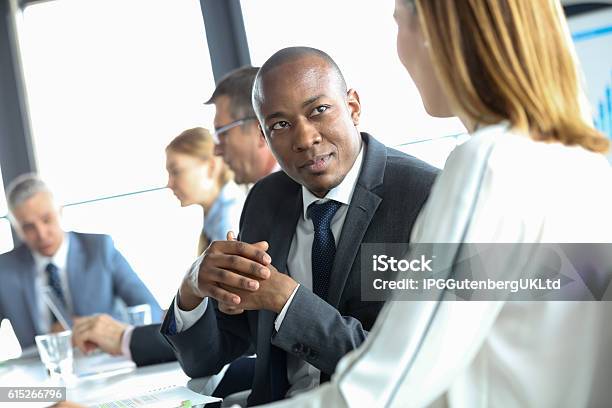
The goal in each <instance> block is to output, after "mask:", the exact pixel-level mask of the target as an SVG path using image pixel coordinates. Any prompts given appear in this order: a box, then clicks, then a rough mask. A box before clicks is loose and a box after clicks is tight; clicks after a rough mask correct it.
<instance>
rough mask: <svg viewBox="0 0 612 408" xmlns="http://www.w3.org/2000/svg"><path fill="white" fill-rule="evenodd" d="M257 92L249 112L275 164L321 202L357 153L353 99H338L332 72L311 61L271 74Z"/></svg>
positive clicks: (318, 60)
mask: <svg viewBox="0 0 612 408" xmlns="http://www.w3.org/2000/svg"><path fill="white" fill-rule="evenodd" d="M260 89H261V98H260V100H259V103H257V106H255V108H256V111H257V114H258V116H259V119H260V122H261V123H262V130H263V132H264V134H265V136H266V139H267V140H268V144H269V146H270V148H271V150H272V152H273V153H274V155H275V156H276V160H277V161H278V163H279V164H280V166H281V167H282V169H283V170H284V171H285V172H286V173H287V174H288V175H289V176H290V177H291V178H292V179H293V180H295V181H296V182H298V183H300V184H301V185H303V186H305V187H306V188H307V189H308V190H310V191H311V192H312V193H313V194H315V195H317V196H318V197H323V196H325V194H327V192H328V191H329V190H331V189H332V188H334V187H336V186H337V185H338V184H340V183H341V182H342V180H343V179H344V177H345V176H346V174H347V173H348V172H349V170H350V169H351V167H352V166H353V163H354V162H355V159H356V158H357V154H358V153H359V148H360V146H361V137H360V136H359V132H358V130H357V128H356V125H357V124H358V122H359V114H360V112H361V106H360V104H359V97H358V95H357V93H356V92H355V91H354V90H350V91H348V93H346V94H344V92H343V90H341V88H340V86H339V85H338V82H337V80H336V77H335V76H334V73H333V70H332V69H331V68H330V67H328V65H327V64H326V63H325V62H324V61H323V60H321V58H319V57H315V56H306V57H302V58H300V59H298V60H296V61H292V62H288V63H285V64H283V65H280V66H278V67H276V68H274V69H273V70H272V71H270V72H268V73H267V74H266V75H264V77H263V78H262V82H261V88H260Z"/></svg>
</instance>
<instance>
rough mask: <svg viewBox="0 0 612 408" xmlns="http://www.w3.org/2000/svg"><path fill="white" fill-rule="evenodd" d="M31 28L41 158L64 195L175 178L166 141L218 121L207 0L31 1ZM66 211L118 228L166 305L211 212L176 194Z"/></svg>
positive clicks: (83, 196) (92, 228)
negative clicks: (182, 202)
mask: <svg viewBox="0 0 612 408" xmlns="http://www.w3.org/2000/svg"><path fill="white" fill-rule="evenodd" d="M19 34H20V44H21V49H22V54H23V64H24V71H25V78H26V88H27V92H28V99H29V104H30V112H31V119H32V129H33V139H34V145H35V146H34V147H35V152H36V158H37V162H38V166H39V170H40V174H41V176H42V177H43V178H44V179H45V180H46V181H47V182H48V183H49V184H50V186H51V187H52V188H53V189H54V191H55V192H56V195H57V196H58V199H59V201H60V202H61V203H78V202H83V201H89V200H97V199H100V198H104V197H109V196H116V195H123V194H126V193H133V192H138V191H141V190H150V189H155V188H159V187H162V186H165V184H166V181H167V175H166V172H165V154H164V148H165V146H166V145H167V144H168V143H169V142H170V140H171V139H172V138H174V137H175V136H177V135H178V134H179V133H180V132H181V131H183V130H185V129H187V128H191V127H195V126H204V127H210V126H212V118H213V114H214V112H213V110H212V109H210V108H209V107H207V106H204V105H203V102H204V101H205V100H207V99H208V97H209V96H210V94H211V93H212V91H213V89H214V79H213V75H212V69H211V64H210V57H209V53H208V50H207V46H206V35H205V30H204V22H203V18H202V13H201V9H200V4H199V1H198V0H58V1H52V2H42V3H39V4H34V5H31V6H29V7H27V8H26V9H25V10H24V13H23V18H22V20H21V22H20V30H19ZM64 215H65V224H66V227H67V229H75V230H81V231H87V232H105V233H108V234H110V235H111V236H112V237H113V239H114V240H115V242H116V243H117V245H118V247H119V248H120V250H121V251H122V253H123V254H124V255H125V256H126V258H127V259H128V260H129V261H130V263H131V264H132V266H133V267H134V269H135V270H136V272H137V273H139V275H140V277H141V278H142V279H143V280H144V281H145V282H146V283H147V284H149V285H150V287H151V289H152V291H153V293H154V294H155V295H156V297H157V299H158V300H159V301H160V303H161V304H162V306H164V307H166V306H167V305H168V303H169V300H170V298H171V296H172V295H173V294H174V293H175V291H176V289H177V288H178V284H179V282H180V276H182V275H183V273H184V272H185V271H186V268H187V267H188V266H189V264H190V263H191V261H192V259H193V258H194V255H195V248H196V245H197V237H198V236H197V234H195V235H194V234H193V228H194V226H195V228H196V229H198V228H201V226H202V215H201V213H199V214H198V211H196V210H195V209H190V210H184V211H181V210H180V209H179V208H178V203H177V201H176V200H175V198H174V197H173V196H172V195H171V194H168V193H167V192H164V191H154V192H151V193H142V194H135V195H127V196H124V197H121V198H114V199H108V200H102V201H96V202H95V203H94V204H81V205H76V206H69V207H67V208H66V209H65V211H64ZM183 217H190V221H189V222H183V221H184V219H183ZM187 244H189V245H188V247H186V246H185V245H187Z"/></svg>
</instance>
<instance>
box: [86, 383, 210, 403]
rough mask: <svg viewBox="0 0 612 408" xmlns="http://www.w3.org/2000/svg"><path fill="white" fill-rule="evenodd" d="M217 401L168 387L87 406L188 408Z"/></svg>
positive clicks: (185, 388)
mask: <svg viewBox="0 0 612 408" xmlns="http://www.w3.org/2000/svg"><path fill="white" fill-rule="evenodd" d="M217 401H221V399H220V398H214V397H208V396H206V395H202V394H198V393H196V392H193V391H191V390H190V389H189V388H187V387H180V386H169V387H163V388H158V389H155V390H151V391H149V392H146V393H144V394H140V395H135V396H132V397H129V398H124V399H119V400H115V401H105V402H94V403H93V404H92V403H88V404H87V406H88V407H91V408H127V407H129V408H136V407H147V408H190V407H193V406H196V405H202V404H208V403H210V402H217Z"/></svg>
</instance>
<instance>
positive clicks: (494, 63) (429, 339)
mask: <svg viewBox="0 0 612 408" xmlns="http://www.w3.org/2000/svg"><path fill="white" fill-rule="evenodd" d="M395 19H396V22H397V25H398V36H397V48H398V54H399V56H400V59H401V61H402V63H403V64H404V66H405V67H406V69H407V70H408V72H409V73H410V75H411V77H412V79H413V80H414V82H415V83H416V85H417V88H418V89H419V93H420V94H421V97H422V99H423V103H424V105H425V107H426V109H427V111H428V112H429V113H430V114H431V115H433V116H437V117H447V116H458V117H459V118H460V119H461V120H462V121H463V123H464V124H465V126H466V128H467V129H468V130H469V132H470V133H471V138H470V140H469V141H467V142H466V143H464V144H463V145H461V146H459V147H457V148H456V149H455V151H454V152H453V153H452V154H451V155H450V157H449V158H448V161H447V163H446V166H445V168H444V171H443V173H442V174H441V175H440V176H439V178H438V180H437V182H436V184H435V186H434V188H433V191H432V193H431V196H430V198H429V201H428V203H427V204H426V205H425V207H424V209H423V210H422V212H421V215H420V218H419V220H418V221H417V224H416V226H415V229H414V230H413V239H412V242H455V243H469V242H481V243H495V242H500V243H512V242H516V243H520V242H522V243H537V242H550V243H560V242H608V243H610V242H612V217H610V209H611V208H612V197H611V191H612V177H611V174H610V173H611V171H610V166H609V164H608V162H607V161H606V159H605V158H604V156H603V154H602V153H604V152H606V150H607V149H608V145H609V142H608V141H607V140H606V139H604V138H603V137H602V135H601V134H599V133H598V132H597V131H595V130H594V129H593V128H592V127H591V125H590V124H588V123H587V122H585V120H584V119H583V116H582V115H581V106H580V99H581V95H580V91H579V88H580V87H579V82H578V76H577V67H576V63H575V62H574V60H573V58H572V52H571V43H570V42H569V35H568V31H567V27H566V22H565V18H564V16H563V11H562V9H561V6H560V4H559V3H558V1H552V0H453V1H450V0H416V1H414V0H413V1H409V0H396V8H395ZM459 247H461V245H459ZM499 261H500V262H499V265H502V269H503V270H501V271H499V272H500V273H501V275H500V276H517V271H518V272H519V274H520V269H521V268H524V267H525V266H526V265H529V266H530V267H532V266H533V262H534V260H533V259H531V258H529V256H528V255H525V256H524V257H520V258H519V259H514V258H511V257H510V254H508V256H507V257H505V258H504V259H500V260H499ZM609 304H610V302H561V301H558V302H545V301H541V302H502V301H498V302H450V301H449V302H434V301H429V302H391V303H389V304H388V305H387V306H386V308H385V309H384V310H383V312H382V313H381V315H380V316H379V318H378V321H377V324H376V326H375V328H374V330H373V331H372V332H371V333H370V335H369V337H368V339H367V341H366V342H365V343H364V344H363V345H362V346H361V347H360V348H359V349H358V350H356V351H354V352H352V353H350V354H349V355H347V356H346V357H345V358H344V359H343V360H342V361H341V362H340V364H339V365H338V368H337V370H336V374H335V375H334V377H333V379H332V381H331V382H330V383H327V384H324V385H322V386H321V387H320V388H319V389H317V390H315V391H313V392H310V393H306V394H303V395H301V396H299V397H298V398H296V399H291V400H287V401H284V402H281V403H279V404H275V405H273V406H274V407H285V406H291V407H298V406H299V407H343V406H350V407H420V406H430V405H435V406H451V407H538V408H540V407H601V406H609V405H610V402H611V401H612V387H610V385H609V379H610V378H611V376H612V328H611V327H612V307H611V306H610V305H609Z"/></svg>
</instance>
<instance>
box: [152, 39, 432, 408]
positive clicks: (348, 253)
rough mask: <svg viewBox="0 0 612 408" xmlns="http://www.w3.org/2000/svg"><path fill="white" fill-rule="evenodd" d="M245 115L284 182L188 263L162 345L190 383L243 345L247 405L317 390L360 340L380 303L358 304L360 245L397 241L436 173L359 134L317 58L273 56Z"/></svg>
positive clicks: (307, 52)
mask: <svg viewBox="0 0 612 408" xmlns="http://www.w3.org/2000/svg"><path fill="white" fill-rule="evenodd" d="M253 105H254V108H255V111H256V113H257V116H258V119H259V122H260V126H261V129H262V131H263V133H264V135H265V137H266V140H267V143H268V145H269V146H270V148H271V150H272V152H273V153H274V155H275V157H276V159H277V160H278V163H279V164H280V166H281V168H282V169H283V170H284V172H278V173H274V174H272V175H270V176H268V177H266V178H264V179H263V180H261V181H260V182H258V183H257V184H255V186H254V187H253V189H252V190H251V192H250V194H249V196H248V198H247V201H246V203H245V207H244V210H243V213H242V218H241V225H240V236H239V241H235V240H233V239H230V240H228V241H216V242H213V243H212V244H211V245H210V246H209V248H208V249H207V250H206V251H205V252H204V253H203V254H202V256H200V258H198V260H197V261H196V263H195V264H194V265H193V267H192V268H191V270H190V271H189V272H188V274H187V275H186V276H185V279H184V280H183V283H182V284H181V287H180V289H179V293H178V296H177V297H176V299H175V301H174V302H173V304H172V305H171V307H170V309H169V312H168V314H167V316H166V318H165V320H164V322H163V324H162V333H164V335H165V336H166V338H167V339H168V341H169V342H170V344H171V345H172V347H174V349H175V351H176V353H177V356H178V359H179V361H180V363H181V365H182V366H183V369H184V370H185V372H186V373H187V374H188V375H190V376H192V377H200V376H205V375H210V374H213V373H215V372H217V371H218V370H219V369H220V368H221V367H223V365H224V364H226V363H228V362H230V361H232V360H234V359H236V358H238V357H239V356H240V355H242V353H244V351H245V350H246V349H247V348H248V347H249V346H251V345H253V346H255V348H256V352H257V362H256V367H255V377H254V380H253V385H252V393H251V395H250V397H249V401H248V402H249V405H258V404H262V403H266V402H271V401H275V400H279V399H282V398H284V397H286V396H291V395H294V394H295V393H298V392H302V391H305V390H308V389H311V388H314V387H316V386H317V385H318V384H319V383H320V382H323V381H326V380H327V379H329V376H331V374H332V373H333V372H334V370H335V367H336V364H337V362H338V361H339V360H340V358H341V357H342V356H344V355H345V354H346V353H348V352H349V351H351V350H353V349H355V348H356V347H358V346H359V345H360V344H361V343H362V342H363V341H364V340H365V338H366V336H367V332H368V330H370V328H371V327H372V325H373V324H374V321H375V319H376V317H377V315H378V313H379V311H380V309H381V308H382V306H383V303H382V302H364V301H362V300H361V298H360V295H361V290H360V282H361V275H360V268H361V266H360V244H361V243H366V242H389V243H392V242H408V240H409V237H410V231H411V229H412V225H413V223H414V221H415V220H416V217H417V215H418V213H419V211H420V209H421V207H422V205H423V204H424V203H425V201H426V199H427V196H428V194H429V191H430V188H431V185H432V184H433V182H434V179H435V176H436V170H435V169H434V168H432V167H431V166H429V165H427V164H425V163H423V162H421V161H419V160H417V159H415V158H413V157H410V156H407V155H405V154H403V153H400V152H398V151H395V150H393V149H389V148H386V147H385V146H384V145H382V144H380V143H379V142H378V141H376V140H375V139H374V138H373V137H372V136H370V135H368V134H366V133H361V134H360V133H359V131H358V130H357V125H358V123H359V117H360V112H361V105H360V102H359V96H358V94H357V92H356V91H355V90H353V89H347V87H346V84H345V81H344V78H343V77H342V74H341V73H340V70H339V69H338V67H337V66H336V64H335V63H334V62H333V60H331V58H330V57H329V56H328V55H327V54H325V53H323V52H321V51H319V50H315V49H311V48H303V47H299V48H288V49H284V50H281V51H279V52H278V53H276V54H275V55H274V56H272V57H271V58H270V59H269V60H268V61H267V62H266V63H265V64H264V65H263V66H262V68H261V69H260V71H259V73H258V75H257V79H256V81H255V88H254V91H253ZM219 309H222V310H223V311H224V312H221V311H220V310H219Z"/></svg>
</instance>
